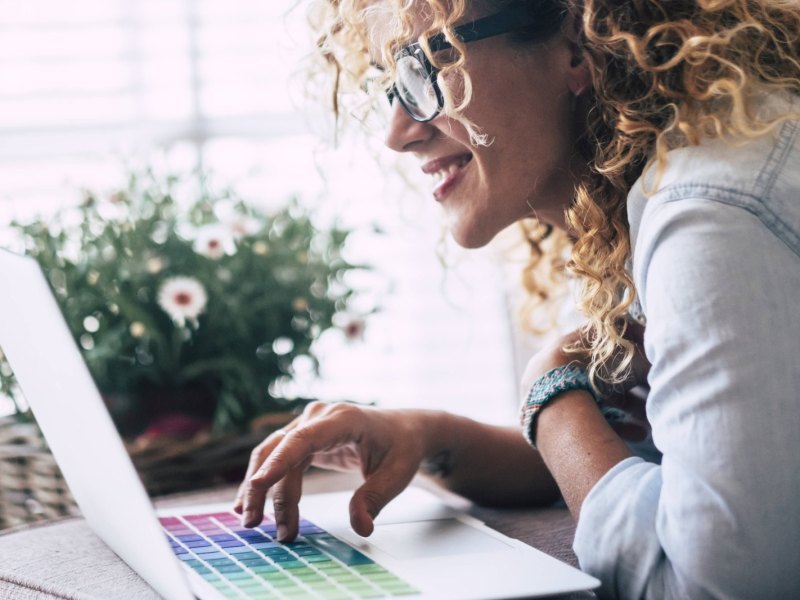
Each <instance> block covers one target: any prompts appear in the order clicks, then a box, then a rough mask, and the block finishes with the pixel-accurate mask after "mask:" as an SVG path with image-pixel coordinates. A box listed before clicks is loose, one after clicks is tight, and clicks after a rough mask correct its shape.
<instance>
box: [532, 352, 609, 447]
mask: <svg viewBox="0 0 800 600" xmlns="http://www.w3.org/2000/svg"><path fill="white" fill-rule="evenodd" d="M576 391H580V392H583V396H586V397H590V398H591V399H592V401H593V402H594V403H597V402H598V401H599V399H598V397H597V395H596V393H595V391H594V388H593V386H592V384H591V382H590V381H589V377H588V375H587V374H586V371H585V370H584V369H583V368H582V367H581V366H579V365H577V364H575V363H568V364H561V365H559V366H556V367H554V368H552V369H549V370H548V371H547V372H546V373H544V374H543V375H540V376H539V377H538V378H537V379H536V380H535V381H534V382H533V383H532V385H531V387H530V390H529V391H528V394H527V396H526V398H525V400H524V401H523V403H522V406H521V407H520V421H521V423H522V429H523V434H524V435H525V438H526V439H527V440H528V443H529V444H530V445H531V446H533V447H534V448H535V447H536V430H537V428H538V421H539V417H540V415H541V413H543V412H545V410H546V409H549V407H550V405H551V404H552V403H553V402H554V401H555V400H556V399H558V398H560V397H561V396H563V395H565V394H569V393H572V392H576Z"/></svg>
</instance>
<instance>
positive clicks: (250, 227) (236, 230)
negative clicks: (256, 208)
mask: <svg viewBox="0 0 800 600" xmlns="http://www.w3.org/2000/svg"><path fill="white" fill-rule="evenodd" d="M228 227H230V230H231V233H232V234H233V235H234V237H237V238H241V237H244V236H246V235H255V234H256V233H258V232H259V231H261V227H262V224H261V222H260V221H259V220H258V219H254V218H253V217H248V216H245V215H242V216H240V217H238V218H236V219H233V220H231V221H230V222H229V223H228Z"/></svg>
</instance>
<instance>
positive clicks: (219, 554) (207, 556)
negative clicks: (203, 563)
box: [197, 548, 228, 560]
mask: <svg viewBox="0 0 800 600" xmlns="http://www.w3.org/2000/svg"><path fill="white" fill-rule="evenodd" d="M200 550H206V548H200ZM212 550H213V548H212ZM197 554H199V555H200V558H202V559H203V560H210V559H212V558H225V557H226V556H228V555H227V554H225V553H224V552H204V553H200V552H197Z"/></svg>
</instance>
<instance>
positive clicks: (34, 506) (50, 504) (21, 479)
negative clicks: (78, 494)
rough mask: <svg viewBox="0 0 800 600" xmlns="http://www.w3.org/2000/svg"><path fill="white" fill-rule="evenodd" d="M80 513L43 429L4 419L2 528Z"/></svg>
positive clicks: (0, 431)
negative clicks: (47, 442)
mask: <svg viewBox="0 0 800 600" xmlns="http://www.w3.org/2000/svg"><path fill="white" fill-rule="evenodd" d="M77 514H80V513H79V511H78V507H77V506H76V505H75V500H74V499H73V498H72V494H70V492H69V489H68V488H67V484H66V483H65V482H64V478H63V477H62V476H61V470H60V469H59V468H58V465H57V464H56V461H55V459H54V458H53V455H52V454H50V451H49V450H48V449H47V446H46V445H45V443H44V440H43V439H42V436H41V434H40V433H39V428H38V427H37V426H36V425H34V424H33V423H20V422H17V421H15V420H14V419H10V418H4V419H0V529H5V528H7V527H14V526H16V525H22V524H25V523H33V522H36V521H44V520H48V519H53V518H56V517H60V516H65V515H77Z"/></svg>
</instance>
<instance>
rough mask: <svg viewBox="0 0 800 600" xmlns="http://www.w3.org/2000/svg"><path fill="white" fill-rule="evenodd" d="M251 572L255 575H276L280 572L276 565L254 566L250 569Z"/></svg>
mask: <svg viewBox="0 0 800 600" xmlns="http://www.w3.org/2000/svg"><path fill="white" fill-rule="evenodd" d="M250 570H251V571H252V572H253V573H276V572H278V571H280V569H278V567H276V566H275V565H269V564H263V565H253V566H252V567H250Z"/></svg>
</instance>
